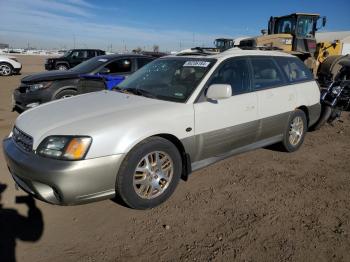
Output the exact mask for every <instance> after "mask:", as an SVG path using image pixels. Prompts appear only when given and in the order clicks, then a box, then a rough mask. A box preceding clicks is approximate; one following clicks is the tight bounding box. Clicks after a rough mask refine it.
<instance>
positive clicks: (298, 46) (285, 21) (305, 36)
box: [268, 13, 326, 54]
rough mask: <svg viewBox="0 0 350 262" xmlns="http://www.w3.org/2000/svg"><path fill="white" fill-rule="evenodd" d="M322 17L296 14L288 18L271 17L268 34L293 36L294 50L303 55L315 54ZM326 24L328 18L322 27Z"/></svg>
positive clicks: (324, 19) (324, 20) (323, 20)
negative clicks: (316, 35) (316, 34)
mask: <svg viewBox="0 0 350 262" xmlns="http://www.w3.org/2000/svg"><path fill="white" fill-rule="evenodd" d="M319 19H320V15H318V14H305V13H294V14H291V15H287V16H280V17H271V18H270V20H269V27H268V34H269V35H272V34H291V35H292V36H293V43H292V50H293V51H297V52H302V53H311V54H314V53H315V51H316V39H315V33H316V31H317V30H318V29H320V27H318V25H317V24H318V21H319ZM325 24H326V18H325V17H323V19H322V26H321V27H324V26H325Z"/></svg>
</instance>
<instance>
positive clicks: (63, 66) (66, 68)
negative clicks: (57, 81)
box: [56, 64, 68, 71]
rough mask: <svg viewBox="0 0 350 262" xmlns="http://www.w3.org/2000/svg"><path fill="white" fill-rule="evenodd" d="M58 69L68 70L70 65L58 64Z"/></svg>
mask: <svg viewBox="0 0 350 262" xmlns="http://www.w3.org/2000/svg"><path fill="white" fill-rule="evenodd" d="M56 70H61V71H66V70H68V66H66V65H62V64H61V65H57V66H56Z"/></svg>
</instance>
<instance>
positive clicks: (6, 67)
mask: <svg viewBox="0 0 350 262" xmlns="http://www.w3.org/2000/svg"><path fill="white" fill-rule="evenodd" d="M12 73H13V67H12V66H11V65H10V64H7V63H0V75H1V76H10V75H12Z"/></svg>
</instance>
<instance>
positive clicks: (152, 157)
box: [116, 137, 182, 209]
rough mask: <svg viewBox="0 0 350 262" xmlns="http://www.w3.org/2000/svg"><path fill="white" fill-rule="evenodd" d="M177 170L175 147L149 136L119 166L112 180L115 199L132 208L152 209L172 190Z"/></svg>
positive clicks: (177, 157)
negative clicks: (117, 198)
mask: <svg viewBox="0 0 350 262" xmlns="http://www.w3.org/2000/svg"><path fill="white" fill-rule="evenodd" d="M157 154H158V156H157ZM181 171H182V161H181V156H180V153H179V151H178V149H177V148H176V146H175V145H174V144H172V143H171V142H170V141H168V140H166V139H164V138H161V137H150V138H148V139H146V140H144V141H142V142H140V143H139V144H137V145H136V146H135V147H134V148H133V149H132V150H131V151H130V152H129V153H128V154H127V156H126V157H125V159H124V161H123V163H122V164H121V166H120V168H119V171H118V175H117V180H116V194H117V197H119V198H120V199H121V200H122V201H123V202H124V203H125V204H126V205H127V206H129V207H131V208H134V209H149V208H153V207H156V206H158V205H160V204H161V203H163V202H164V201H166V200H167V199H168V198H169V197H170V196H171V195H172V193H173V192H174V191H175V188H176V186H177V184H178V182H179V180H180V177H181Z"/></svg>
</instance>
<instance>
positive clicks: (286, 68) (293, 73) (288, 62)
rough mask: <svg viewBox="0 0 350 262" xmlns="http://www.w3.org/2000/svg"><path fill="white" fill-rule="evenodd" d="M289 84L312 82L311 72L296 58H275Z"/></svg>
mask: <svg viewBox="0 0 350 262" xmlns="http://www.w3.org/2000/svg"><path fill="white" fill-rule="evenodd" d="M275 59H276V61H277V63H278V64H279V66H280V67H281V68H282V71H283V73H284V75H285V76H286V78H287V79H288V81H289V82H290V83H297V82H303V81H309V80H313V76H312V73H311V71H310V70H309V69H308V68H307V67H306V66H305V64H304V63H303V62H302V61H301V60H300V59H299V58H296V57H276V58H275Z"/></svg>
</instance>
